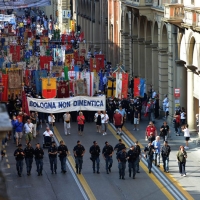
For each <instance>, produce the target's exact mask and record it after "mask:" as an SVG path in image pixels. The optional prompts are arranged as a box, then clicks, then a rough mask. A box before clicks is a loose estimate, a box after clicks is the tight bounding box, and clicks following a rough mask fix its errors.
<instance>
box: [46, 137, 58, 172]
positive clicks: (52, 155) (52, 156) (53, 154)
mask: <svg viewBox="0 0 200 200" xmlns="http://www.w3.org/2000/svg"><path fill="white" fill-rule="evenodd" d="M57 152H58V149H57V147H56V143H55V142H54V141H53V142H52V143H51V146H50V147H49V150H48V153H49V161H50V169H51V173H52V174H54V173H55V174H56V173H57V171H56V170H57Z"/></svg>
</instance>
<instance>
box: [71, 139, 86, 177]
mask: <svg viewBox="0 0 200 200" xmlns="http://www.w3.org/2000/svg"><path fill="white" fill-rule="evenodd" d="M73 152H74V157H75V162H76V173H77V174H81V169H82V164H83V156H84V153H85V148H84V146H83V145H81V142H80V141H79V140H78V141H77V145H76V146H75V147H74V149H73Z"/></svg>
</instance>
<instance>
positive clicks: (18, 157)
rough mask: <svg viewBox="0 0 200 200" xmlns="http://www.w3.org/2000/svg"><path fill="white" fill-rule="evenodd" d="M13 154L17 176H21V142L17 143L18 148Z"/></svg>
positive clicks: (22, 154)
mask: <svg viewBox="0 0 200 200" xmlns="http://www.w3.org/2000/svg"><path fill="white" fill-rule="evenodd" d="M14 156H15V159H16V169H17V173H18V176H19V177H21V176H22V171H23V160H24V150H23V149H22V144H18V148H17V149H16V150H15V152H14Z"/></svg>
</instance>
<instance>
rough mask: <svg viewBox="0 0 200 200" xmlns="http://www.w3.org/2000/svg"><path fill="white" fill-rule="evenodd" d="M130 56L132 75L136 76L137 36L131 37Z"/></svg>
mask: <svg viewBox="0 0 200 200" xmlns="http://www.w3.org/2000/svg"><path fill="white" fill-rule="evenodd" d="M132 58H133V63H132V65H133V76H138V40H137V36H133V37H132Z"/></svg>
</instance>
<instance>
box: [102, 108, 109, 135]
mask: <svg viewBox="0 0 200 200" xmlns="http://www.w3.org/2000/svg"><path fill="white" fill-rule="evenodd" d="M108 121H109V117H108V115H107V114H106V111H105V110H104V111H103V113H102V114H101V130H102V133H103V135H106V134H107V133H106V131H107V126H108Z"/></svg>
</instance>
